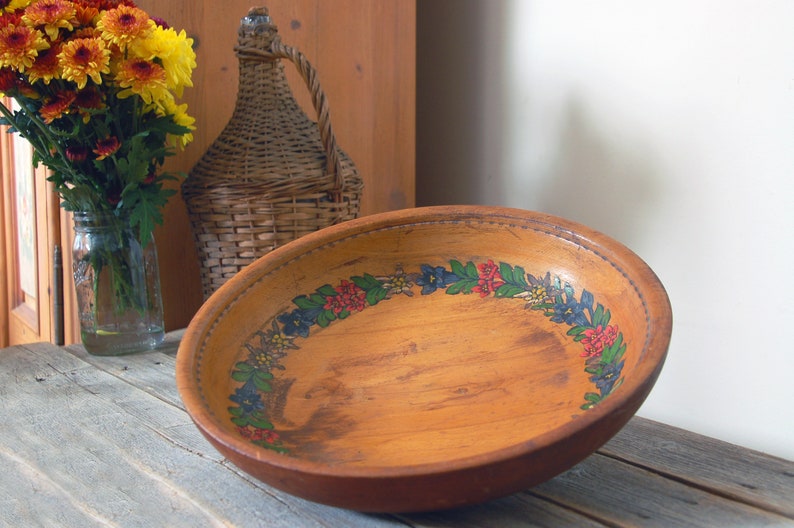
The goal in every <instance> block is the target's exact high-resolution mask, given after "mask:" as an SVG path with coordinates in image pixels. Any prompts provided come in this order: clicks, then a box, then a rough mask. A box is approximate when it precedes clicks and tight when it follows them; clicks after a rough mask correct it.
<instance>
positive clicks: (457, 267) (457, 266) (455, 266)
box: [449, 260, 466, 279]
mask: <svg viewBox="0 0 794 528" xmlns="http://www.w3.org/2000/svg"><path fill="white" fill-rule="evenodd" d="M449 265H450V267H451V268H452V273H454V274H455V275H457V276H458V277H460V278H461V279H462V278H464V277H465V276H466V270H465V269H464V267H463V264H461V263H460V262H458V261H457V260H450V261H449Z"/></svg>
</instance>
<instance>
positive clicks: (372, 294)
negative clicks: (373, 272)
mask: <svg viewBox="0 0 794 528" xmlns="http://www.w3.org/2000/svg"><path fill="white" fill-rule="evenodd" d="M388 294H389V291H388V290H387V289H385V288H372V289H371V290H369V291H367V303H368V304H369V305H370V306H375V305H376V304H378V303H379V302H380V301H382V300H383V299H385V298H386V296H387V295H388Z"/></svg>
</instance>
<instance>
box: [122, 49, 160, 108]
mask: <svg viewBox="0 0 794 528" xmlns="http://www.w3.org/2000/svg"><path fill="white" fill-rule="evenodd" d="M116 82H118V84H119V86H120V87H121V88H123V90H121V91H120V92H119V95H118V96H119V98H120V99H124V98H125V97H130V96H131V95H139V96H140V97H141V99H143V100H144V102H145V103H146V104H152V103H159V102H162V101H164V100H166V99H169V98H171V97H173V96H172V95H171V92H169V91H168V84H167V82H166V75H165V70H164V69H163V67H162V66H160V65H159V64H157V63H156V62H152V61H147V60H143V59H131V60H128V61H125V62H124V63H123V64H122V65H121V68H119V71H118V73H117V74H116Z"/></svg>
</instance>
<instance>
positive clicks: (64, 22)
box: [22, 0, 77, 40]
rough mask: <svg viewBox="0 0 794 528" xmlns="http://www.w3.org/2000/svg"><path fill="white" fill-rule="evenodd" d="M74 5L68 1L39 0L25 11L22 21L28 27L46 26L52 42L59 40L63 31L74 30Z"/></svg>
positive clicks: (45, 30) (45, 29) (46, 31)
mask: <svg viewBox="0 0 794 528" xmlns="http://www.w3.org/2000/svg"><path fill="white" fill-rule="evenodd" d="M75 14H76V13H75V9H74V4H72V2H69V1H67V0H37V1H36V2H33V3H32V4H30V5H29V6H28V7H27V9H25V14H24V15H22V21H23V22H25V24H27V25H28V26H32V27H40V26H44V32H45V33H47V36H48V37H50V40H57V39H58V34H59V33H60V31H61V29H65V30H67V31H71V30H73V29H74V26H73V25H72V24H73V23H75V22H77V20H76V19H75Z"/></svg>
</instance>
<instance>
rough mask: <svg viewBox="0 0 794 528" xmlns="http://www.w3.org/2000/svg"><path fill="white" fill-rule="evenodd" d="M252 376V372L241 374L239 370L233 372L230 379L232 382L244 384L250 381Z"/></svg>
mask: <svg viewBox="0 0 794 528" xmlns="http://www.w3.org/2000/svg"><path fill="white" fill-rule="evenodd" d="M253 374H254V372H253V371H249V372H243V371H240V370H235V371H234V372H232V379H233V380H234V381H239V382H242V383H245V382H246V381H248V380H250V379H251V376H253Z"/></svg>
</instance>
